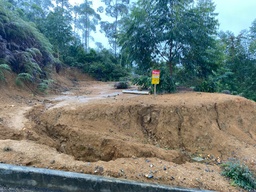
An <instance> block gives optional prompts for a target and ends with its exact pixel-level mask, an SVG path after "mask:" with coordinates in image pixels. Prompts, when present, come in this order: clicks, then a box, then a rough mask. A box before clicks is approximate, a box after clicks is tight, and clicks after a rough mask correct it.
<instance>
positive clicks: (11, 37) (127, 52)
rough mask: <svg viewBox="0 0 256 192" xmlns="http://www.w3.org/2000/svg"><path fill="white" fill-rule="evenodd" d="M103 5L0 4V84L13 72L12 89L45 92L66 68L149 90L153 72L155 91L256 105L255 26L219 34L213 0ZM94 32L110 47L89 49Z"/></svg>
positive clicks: (59, 0)
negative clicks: (217, 95) (181, 90)
mask: <svg viewBox="0 0 256 192" xmlns="http://www.w3.org/2000/svg"><path fill="white" fill-rule="evenodd" d="M101 1H102V2H104V3H105V6H104V7H99V8H98V9H97V10H94V9H93V7H92V1H90V0H84V2H83V3H81V4H80V5H75V6H73V5H71V4H70V2H69V1H68V0H0V79H1V81H0V83H1V84H2V83H6V81H5V73H6V72H8V71H13V72H14V73H15V74H17V77H16V84H17V85H18V86H21V87H22V86H26V85H27V84H33V85H34V86H36V87H37V88H38V90H40V91H42V92H45V91H46V90H47V89H48V88H50V85H51V82H52V80H51V79H50V75H49V74H50V73H51V71H52V70H56V72H57V73H58V72H59V71H60V70H61V69H62V67H65V66H71V67H76V68H78V69H80V70H81V71H83V72H85V73H89V74H90V75H92V76H93V77H95V78H96V79H98V80H101V81H132V82H133V83H136V84H138V85H141V86H142V87H143V88H145V89H148V88H150V87H151V80H150V78H151V71H152V70H153V69H159V70H161V76H160V78H161V81H160V84H159V86H158V91H159V92H174V91H175V90H176V88H177V87H189V88H193V89H194V90H196V91H204V92H228V93H231V94H234V95H241V96H244V97H246V98H249V99H252V100H254V101H256V20H255V21H254V22H253V23H252V24H251V27H250V28H249V29H245V30H243V31H241V32H240V33H239V34H238V35H234V33H233V32H232V31H227V32H223V31H219V30H218V20H217V17H216V16H217V13H216V12H215V5H214V3H213V2H212V1H211V0H207V1H206V0H199V1H193V0H138V1H137V2H136V3H134V2H133V3H131V2H130V1H129V0H101ZM102 14H105V15H107V16H108V17H109V18H112V19H111V21H110V20H109V21H105V20H103V19H102V18H101V15H102ZM238 14H239V13H238ZM97 26H100V29H101V31H102V33H104V34H105V36H106V37H107V38H108V41H109V47H111V48H109V49H106V48H104V45H102V43H101V42H95V44H96V45H97V48H94V49H92V48H91V47H90V44H91V42H92V36H91V34H92V32H93V31H96V29H97Z"/></svg>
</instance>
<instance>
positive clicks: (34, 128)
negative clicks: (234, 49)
mask: <svg viewBox="0 0 256 192" xmlns="http://www.w3.org/2000/svg"><path fill="white" fill-rule="evenodd" d="M65 76H68V77H70V76H69V75H67V73H65ZM64 79H65V78H64V77H63V76H59V77H58V79H56V81H57V82H58V81H59V82H63V83H64V85H65V86H64V87H63V86H62V88H61V87H59V89H60V90H62V91H64V92H62V94H58V95H56V94H55V95H53V94H52V95H48V96H45V97H38V96H37V97H36V96H33V95H26V93H24V92H22V91H19V92H17V91H15V89H12V90H9V91H8V89H7V90H6V89H3V88H2V89H3V90H5V92H2V93H3V95H1V105H0V108H1V112H0V133H1V134H0V139H1V140H0V149H1V150H0V161H1V162H4V163H11V164H16V165H27V166H35V167H45V168H50V169H60V170H69V171H76V172H82V173H89V174H97V175H103V176H111V177H117V178H125V179H130V180H137V181H143V182H153V183H160V184H167V185H174V186H182V187H190V188H201V189H209V190H216V191H240V190H241V189H239V188H235V187H233V186H231V185H230V183H229V182H230V181H229V180H227V179H225V178H224V177H223V176H221V169H220V166H219V165H220V163H221V162H223V161H226V160H228V159H230V158H236V159H239V160H240V161H241V162H244V163H246V164H247V165H248V166H249V167H250V168H251V169H252V170H254V171H256V169H255V164H256V126H255V125H256V103H255V102H253V101H249V100H247V99H244V98H242V97H238V96H231V95H225V94H209V93H197V92H186V93H176V94H167V95H158V96H157V97H154V96H152V95H148V96H139V95H125V94H122V93H121V91H119V90H115V89H114V88H113V83H100V82H95V81H92V80H91V79H89V78H82V77H79V78H77V77H76V78H73V77H72V78H70V79H71V80H72V81H70V80H67V79H65V81H64ZM55 86H57V85H55Z"/></svg>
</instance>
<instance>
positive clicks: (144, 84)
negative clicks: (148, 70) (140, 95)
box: [132, 75, 151, 90]
mask: <svg viewBox="0 0 256 192" xmlns="http://www.w3.org/2000/svg"><path fill="white" fill-rule="evenodd" d="M132 84H134V85H138V86H139V87H140V89H142V90H148V89H151V77H150V76H147V75H136V76H135V77H133V78H132Z"/></svg>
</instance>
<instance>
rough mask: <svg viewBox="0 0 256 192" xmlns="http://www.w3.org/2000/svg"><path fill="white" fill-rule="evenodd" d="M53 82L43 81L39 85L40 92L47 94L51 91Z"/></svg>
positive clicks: (49, 80)
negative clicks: (50, 87)
mask: <svg viewBox="0 0 256 192" xmlns="http://www.w3.org/2000/svg"><path fill="white" fill-rule="evenodd" d="M52 82H53V80H51V79H47V80H43V81H42V82H41V83H39V85H38V90H39V91H40V92H42V93H47V90H48V89H49V86H50V85H51V84H52Z"/></svg>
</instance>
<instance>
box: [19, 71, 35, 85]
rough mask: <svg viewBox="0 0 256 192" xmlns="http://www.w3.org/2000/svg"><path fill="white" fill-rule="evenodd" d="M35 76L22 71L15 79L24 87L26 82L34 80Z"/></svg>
mask: <svg viewBox="0 0 256 192" xmlns="http://www.w3.org/2000/svg"><path fill="white" fill-rule="evenodd" d="M32 80H33V77H32V75H30V74H29V73H20V74H18V76H17V77H16V79H15V83H16V85H17V86H20V87H24V84H25V83H28V82H32Z"/></svg>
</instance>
